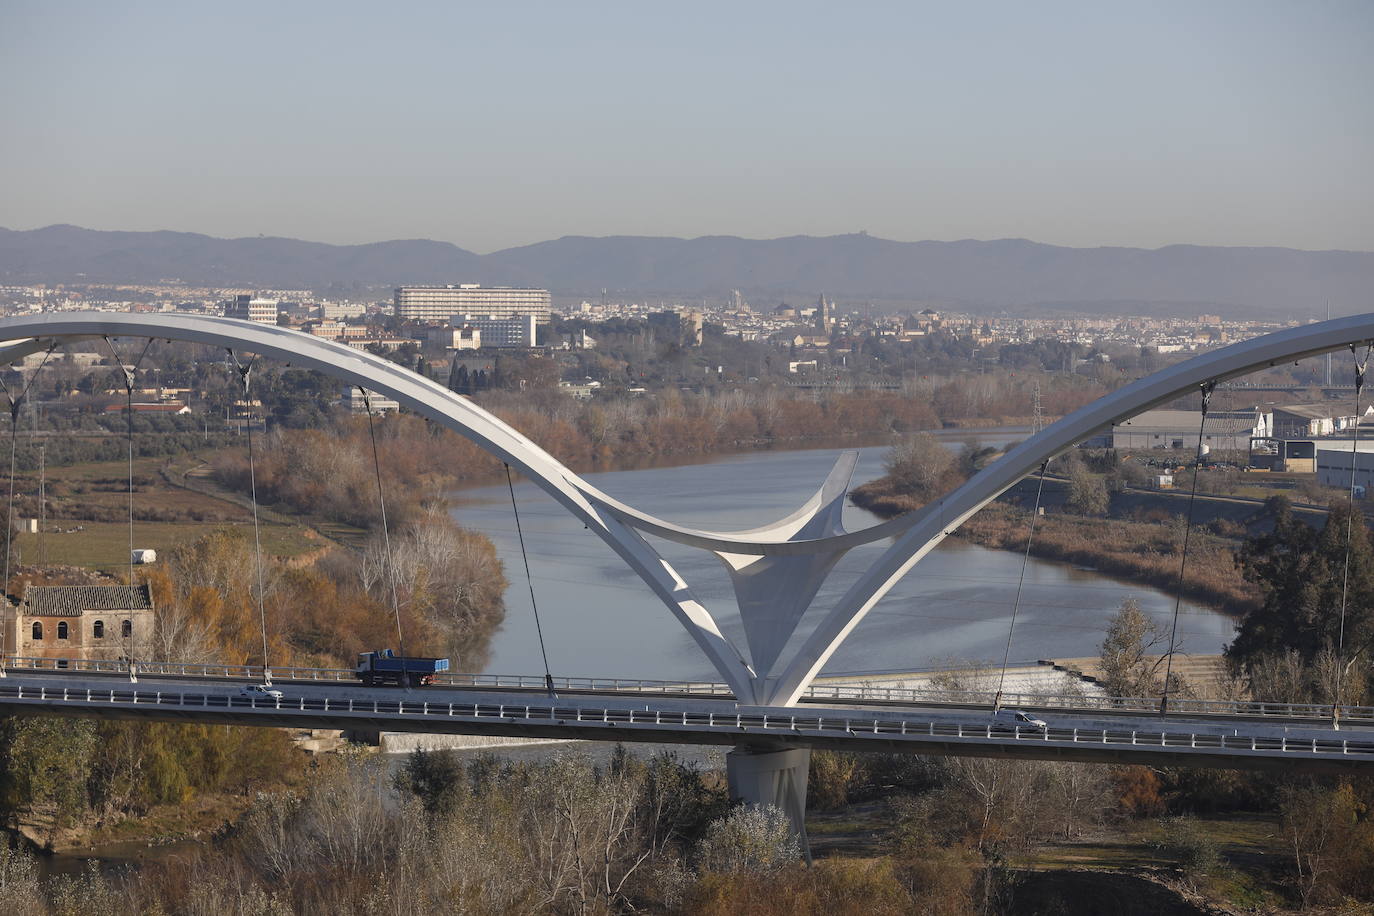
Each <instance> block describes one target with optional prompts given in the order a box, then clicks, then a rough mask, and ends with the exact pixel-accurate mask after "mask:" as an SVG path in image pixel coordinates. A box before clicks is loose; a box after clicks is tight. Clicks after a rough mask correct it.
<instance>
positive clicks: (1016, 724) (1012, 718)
mask: <svg viewBox="0 0 1374 916" xmlns="http://www.w3.org/2000/svg"><path fill="white" fill-rule="evenodd" d="M992 724H993V727H994V728H1035V729H1039V730H1040V731H1045V730H1046V729H1048V728H1049V727H1050V726H1049V723H1048V722H1046V721H1045V720H1044V719H1037V718H1036V717H1035V716H1033V715H1031V714H1030V713H1027V712H1022V711H1021V710H1019V709H999V710H997V711H996V712H995V713H993V714H992Z"/></svg>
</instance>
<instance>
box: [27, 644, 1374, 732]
mask: <svg viewBox="0 0 1374 916" xmlns="http://www.w3.org/2000/svg"><path fill="white" fill-rule="evenodd" d="M5 666H6V667H7V668H11V669H15V670H33V671H73V672H81V671H90V672H97V673H107V674H127V673H128V671H129V663H128V662H127V661H123V660H119V661H115V660H98V659H56V658H38V657H31V656H11V657H8V658H6V659H5ZM135 672H136V673H137V674H146V675H172V676H183V677H207V678H209V677H223V678H239V679H248V680H253V679H258V680H260V679H262V678H263V676H264V672H263V668H262V666H261V665H211V664H191V663H183V662H142V661H140V662H135ZM270 672H271V676H272V677H273V678H274V679H277V680H295V681H328V682H341V683H356V678H355V677H354V673H353V669H352V668H305V667H294V666H277V665H273V666H271V668H270ZM434 683H435V684H436V685H440V686H449V687H477V688H480V687H488V688H495V689H502V688H506V689H512V688H513V689H520V690H544V689H545V687H546V684H545V680H544V676H543V675H532V674H461V673H457V674H442V675H437V676H435V678H434ZM553 684H554V689H555V690H564V691H569V692H573V691H576V692H587V693H595V692H598V691H601V692H622V693H623V692H630V691H633V692H636V693H647V694H688V695H694V696H713V697H732V696H733V693H731V691H730V688H729V687H728V686H726V685H725V684H721V683H713V682H709V681H683V680H677V681H668V680H640V679H628V678H624V679H622V678H580V677H555V678H554V679H553ZM802 696H803V697H804V698H806V699H811V700H835V701H841V702H844V701H849V702H863V701H866V700H869V701H881V702H886V703H912V704H925V703H940V704H945V705H949V704H968V705H970V706H986V707H991V706H992V705H993V703H994V702H995V701H996V699H997V696H996V694H995V693H992V692H982V691H964V690H955V691H950V690H931V689H925V688H919V687H874V686H869V685H865V684H819V685H812V686H811V687H808V688H807V690H806V692H805V693H804V694H802ZM1002 705H1003V706H1006V707H1015V708H1021V709H1043V710H1064V711H1075V712H1084V711H1093V710H1101V711H1103V712H1116V713H1122V712H1158V711H1159V708H1160V700H1159V698H1158V697H1112V696H1104V695H1093V694H1050V695H1045V694H1033V693H1003V694H1002ZM1169 709H1170V710H1171V711H1172V712H1174V713H1176V714H1180V715H1186V714H1188V713H1194V714H1204V715H1232V716H1256V717H1284V718H1292V719H1330V718H1331V715H1332V712H1333V710H1332V707H1331V706H1330V705H1329V704H1328V705H1321V704H1315V703H1267V702H1261V701H1257V700H1203V699H1193V698H1187V697H1174V698H1171V699H1170V700H1169ZM1339 713H1340V715H1339V718H1340V719H1341V720H1342V721H1361V720H1368V721H1374V706H1347V705H1342V706H1340V707H1339Z"/></svg>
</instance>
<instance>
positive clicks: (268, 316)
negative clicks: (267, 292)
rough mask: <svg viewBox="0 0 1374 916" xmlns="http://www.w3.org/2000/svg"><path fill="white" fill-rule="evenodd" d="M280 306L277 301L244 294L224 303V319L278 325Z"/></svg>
mask: <svg viewBox="0 0 1374 916" xmlns="http://www.w3.org/2000/svg"><path fill="white" fill-rule="evenodd" d="M279 304H280V303H279V302H278V300H276V299H260V298H258V297H257V296H252V295H248V294H247V293H243V294H240V295H237V296H235V297H234V298H232V299H230V300H229V301H227V302H225V303H224V317H225V318H238V319H241V320H243V321H256V322H257V323H258V324H276V323H277V311H278V307H279Z"/></svg>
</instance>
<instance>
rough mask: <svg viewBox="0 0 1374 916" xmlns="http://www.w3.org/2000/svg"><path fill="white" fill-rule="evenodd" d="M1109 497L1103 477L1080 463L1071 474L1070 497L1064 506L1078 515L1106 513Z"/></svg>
mask: <svg viewBox="0 0 1374 916" xmlns="http://www.w3.org/2000/svg"><path fill="white" fill-rule="evenodd" d="M1108 501H1109V498H1108V496H1107V485H1106V484H1105V483H1103V481H1102V478H1101V477H1099V476H1098V475H1097V474H1094V473H1092V472H1091V471H1089V470H1088V469H1087V468H1085V467H1083V466H1081V465H1079V466H1077V467H1075V468H1074V469H1073V471H1072V472H1071V473H1070V474H1069V498H1068V499H1067V500H1066V501H1065V503H1064V506H1065V508H1067V509H1068V510H1069V511H1070V512H1073V513H1075V514H1077V515H1106V514H1107V505H1108Z"/></svg>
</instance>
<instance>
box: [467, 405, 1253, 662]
mask: <svg viewBox="0 0 1374 916" xmlns="http://www.w3.org/2000/svg"><path fill="white" fill-rule="evenodd" d="M1013 432H1015V433H1018V435H1012V433H1013ZM1022 435H1024V433H1023V432H1021V431H1010V430H1007V431H986V432H982V433H980V434H979V438H981V439H982V440H983V441H985V442H987V443H989V444H998V442H999V441H1002V442H1005V441H1007V440H1008V439H1012V438H1021V436H1022ZM967 437H968V436H967V434H966V433H961V434H959V436H958V437H957V438H951V440H950V441H951V445H952V446H953V447H957V446H958V444H959V443H960V442H962V441H963V440H964V439H966V438H967ZM885 451H886V450H885V449H884V448H867V449H863V450H862V451H861V453H860V459H859V465H858V468H857V469H856V471H855V474H854V484H855V485H857V484H860V483H863V482H865V481H868V480H871V479H873V478H875V477H879V476H881V475H882V461H883V456H884V453H885ZM838 454H839V450H837V449H817V450H809V451H777V452H753V453H749V454H744V455H732V456H729V457H724V458H720V459H717V460H714V461H711V462H708V463H704V464H693V465H682V466H677V467H665V468H653V469H648V470H635V471H609V472H606V473H600V474H589V475H587V479H588V480H590V481H591V482H592V483H593V484H594V485H595V486H597V487H599V488H600V489H601V490H603V491H604V492H606V493H608V494H610V495H612V496H614V497H616V498H618V499H621V500H623V501H625V502H627V503H629V504H631V505H634V506H636V507H638V508H640V509H644V510H646V511H648V512H652V513H654V514H655V515H658V516H660V517H662V518H666V519H669V520H671V521H675V522H679V523H682V524H686V525H691V526H694V527H700V528H709V529H715V530H731V529H743V528H751V527H756V526H758V525H761V524H764V523H766V522H769V521H773V520H774V519H776V518H779V517H781V516H783V515H785V514H787V513H789V512H791V511H792V510H793V509H795V508H796V507H797V505H799V504H800V503H801V502H802V501H803V500H805V499H806V498H807V497H808V496H810V495H811V494H812V493H813V492H814V491H815V490H816V489H817V488H818V487H819V486H820V484H821V481H822V480H823V479H824V477H825V475H826V473H827V472H828V471H829V469H830V467H831V465H832V464H833V463H834V461H835V458H836V457H837V455H838ZM515 496H516V501H517V502H518V504H519V506H520V520H521V523H522V525H523V526H524V532H525V542H526V546H527V547H528V550H529V556H530V565H531V569H532V571H533V574H534V592H535V599H536V600H537V601H538V603H539V611H540V617H541V621H542V623H543V628H544V637H545V641H546V644H547V646H548V654H549V665H550V667H551V669H552V671H553V673H554V675H556V676H563V675H566V676H574V677H589V676H597V677H622V678H663V679H676V678H692V679H703V680H719V677H718V676H717V675H716V674H715V673H714V672H713V670H712V668H711V666H710V664H709V662H707V661H706V659H705V658H704V657H703V656H702V655H701V653H700V652H699V651H698V649H697V648H696V645H695V644H694V643H693V642H692V640H691V638H690V637H689V636H688V635H687V634H686V632H685V631H684V630H683V629H682V627H681V626H680V625H679V624H678V622H677V620H676V618H674V617H673V616H672V615H671V614H670V613H669V611H668V610H667V608H665V607H664V606H663V605H662V603H661V602H660V601H659V600H658V599H657V598H656V597H655V596H654V595H653V593H652V592H650V591H649V589H648V587H647V586H645V585H644V584H643V583H642V582H641V581H640V580H639V578H638V577H637V576H635V574H634V573H632V572H631V571H630V570H629V568H628V567H626V566H625V565H624V563H623V562H622V561H621V560H620V559H619V557H617V556H616V555H615V554H614V553H612V552H611V550H610V548H609V547H607V546H606V545H605V544H604V543H603V542H602V541H601V540H600V539H599V538H597V537H596V536H595V535H593V534H592V533H591V532H589V531H587V530H585V529H584V528H583V526H582V523H581V522H579V521H577V520H576V519H574V518H573V517H572V516H571V515H569V514H568V513H567V512H566V511H565V510H564V509H563V508H562V507H560V506H559V505H558V504H557V503H555V502H554V501H553V500H552V499H550V498H549V497H548V496H546V495H545V494H544V492H543V491H542V490H540V489H538V488H537V487H535V486H534V485H533V484H530V483H527V482H526V483H517V484H516V487H515ZM456 497H457V499H456V502H455V509H454V517H455V518H456V519H457V520H458V521H459V522H460V523H461V524H463V525H466V526H468V527H470V528H475V529H477V530H479V531H482V532H485V533H486V534H487V535H488V536H490V537H491V538H492V539H493V540H494V541H495V543H496V546H497V549H498V551H499V552H500V554H501V557H502V559H503V560H504V561H505V563H506V575H507V577H508V578H509V579H510V587H509V589H508V590H507V592H506V620H505V623H504V625H503V627H502V629H501V630H500V631H499V632H498V633H497V634H496V636H495V638H494V639H493V642H492V651H491V658H490V661H489V663H488V664H487V666H486V670H487V671H490V672H496V673H502V674H538V673H541V672H542V671H543V663H542V661H541V659H540V655H539V643H538V640H537V638H536V636H535V628H534V618H533V615H532V613H531V608H530V596H529V590H528V588H527V587H526V583H525V572H524V566H523V565H522V563H521V559H520V548H519V543H518V541H517V539H516V531H515V523H514V519H513V515H512V512H511V505H510V495H509V493H508V491H507V490H506V488H505V487H504V486H500V487H483V488H475V489H468V490H463V491H461V492H460V493H458V494H456ZM875 521H876V519H875V518H874V517H873V516H872V515H870V514H869V513H868V512H865V511H864V510H861V509H856V508H854V507H853V506H849V507H847V508H846V510H845V525H846V527H847V528H849V530H851V531H852V530H856V529H858V528H862V527H865V526H867V525H871V524H873V523H874V522H875ZM886 543H887V542H883V543H879V544H870V545H866V546H865V547H861V548H858V549H855V550H852V551H850V553H849V554H848V555H847V556H846V557H845V558H844V559H843V560H841V562H840V564H839V565H838V566H837V567H836V569H835V571H834V572H833V573H831V575H830V578H829V580H828V581H827V583H826V586H825V588H824V589H822V591H821V593H820V595H819V596H818V597H817V599H816V601H815V602H814V604H813V605H812V609H811V611H810V613H809V614H808V619H807V620H804V621H803V622H802V626H801V627H800V628H799V630H800V635H804V634H805V633H807V632H809V631H810V629H811V628H812V627H814V625H815V620H814V618H815V617H817V616H818V612H823V610H824V609H825V608H828V607H829V606H830V604H831V603H833V601H834V600H836V599H837V598H838V597H839V595H840V594H842V593H843V591H844V589H845V588H846V587H847V586H848V585H849V584H850V583H852V582H853V581H854V579H855V578H857V576H858V575H860V574H861V573H862V571H863V570H864V569H865V568H866V567H867V566H868V564H869V563H871V562H872V561H873V559H874V558H875V557H876V556H877V555H878V553H879V552H881V550H882V549H884V547H885V546H886ZM654 544H655V546H656V547H658V548H659V549H660V550H661V551H662V552H663V553H664V555H665V556H666V557H667V558H668V559H669V561H670V562H672V563H673V564H674V566H675V567H676V569H677V570H678V572H679V574H680V575H682V576H683V578H684V579H686V581H687V582H688V584H689V585H691V586H692V588H693V590H694V591H695V593H696V595H697V597H698V599H699V600H701V601H702V602H703V603H704V604H705V605H706V606H707V607H708V608H710V609H711V611H712V613H713V614H714V615H715V616H716V619H717V620H719V621H720V622H721V627H722V629H723V630H724V631H725V632H726V633H727V634H728V635H729V636H730V637H731V638H732V639H735V640H737V642H739V643H740V644H742V638H741V628H740V626H739V623H738V615H737V612H736V611H735V605H734V599H733V596H732V592H731V589H730V583H729V579H728V577H727V576H726V574H725V572H724V569H723V567H722V566H721V564H720V563H719V561H717V560H716V559H715V558H714V557H713V556H711V555H709V554H706V553H704V552H702V551H697V550H693V549H691V548H682V547H679V546H677V545H673V544H666V543H664V542H662V541H655V542H654ZM1020 569H1021V557H1020V555H1019V554H1017V553H1014V552H1009V551H1000V550H988V549H985V548H981V547H975V546H972V545H970V544H967V543H964V542H962V541H959V540H956V539H949V540H946V541H945V542H944V543H943V544H942V545H941V546H940V547H939V548H938V549H937V550H935V551H932V553H931V554H930V555H929V556H928V557H926V558H925V559H924V560H922V561H921V562H920V563H919V564H917V565H916V567H915V568H914V569H912V571H911V572H909V573H908V574H907V575H906V577H905V578H904V579H903V580H902V581H901V582H899V583H898V584H897V585H896V586H895V587H894V588H893V589H892V591H891V592H889V593H888V595H887V597H885V598H884V599H883V600H882V601H881V602H880V603H879V604H878V605H877V606H876V607H875V608H874V609H873V610H872V611H870V612H869V614H868V616H867V617H865V618H864V620H863V621H861V622H860V623H859V625H858V627H857V628H856V629H855V630H854V632H853V634H852V635H851V636H850V637H849V639H848V640H847V641H846V642H845V643H844V645H843V646H841V648H840V649H839V651H838V652H836V654H835V655H834V657H833V658H832V659H831V661H830V664H829V666H828V667H827V668H826V672H825V673H827V674H839V673H852V672H865V671H870V672H871V671H885V670H915V669H920V668H923V667H927V666H938V665H942V664H949V663H954V662H965V661H987V660H993V659H995V660H997V661H998V662H999V663H1000V661H1001V657H1002V651H1003V647H1004V645H1005V641H1006V638H1007V624H1008V621H1009V620H1010V615H1011V607H1012V602H1013V600H1014V597H1015V590H1016V580H1017V576H1018V574H1019V573H1020ZM1126 597H1132V598H1135V599H1136V600H1137V601H1139V602H1140V605H1141V607H1142V608H1144V609H1145V610H1146V611H1147V612H1148V613H1150V614H1151V615H1153V616H1154V617H1155V618H1156V619H1158V620H1160V621H1162V622H1164V623H1166V624H1167V622H1168V619H1169V618H1170V616H1171V615H1172V613H1173V605H1174V602H1173V598H1171V597H1170V596H1168V595H1167V594H1165V593H1164V592H1161V591H1159V590H1158V589H1153V588H1149V587H1146V586H1140V585H1131V584H1128V583H1124V582H1120V581H1117V580H1114V579H1111V578H1108V577H1106V576H1102V575H1099V574H1098V573H1096V572H1093V571H1090V570H1081V569H1075V568H1073V567H1070V566H1067V565H1064V564H1059V563H1052V562H1047V561H1039V560H1035V559H1034V558H1032V559H1031V561H1030V565H1029V567H1028V568H1027V571H1026V584H1025V590H1024V592H1023V595H1022V599H1021V609H1020V611H1019V613H1018V615H1017V624H1016V634H1015V640H1014V642H1013V644H1012V652H1011V657H1012V660H1013V661H1022V662H1033V661H1034V660H1036V659H1040V658H1056V657H1058V658H1071V657H1077V656H1087V655H1095V654H1097V647H1098V645H1099V644H1100V643H1101V641H1102V635H1103V629H1104V627H1105V625H1106V622H1107V619H1108V618H1109V617H1110V616H1111V614H1112V613H1113V612H1114V611H1115V610H1116V609H1117V607H1119V606H1120V604H1121V601H1122V599H1123V598H1126ZM1232 631H1233V624H1232V622H1231V621H1230V620H1229V619H1227V618H1226V617H1224V616H1222V615H1220V614H1217V613H1216V612H1214V611H1212V610H1209V609H1207V608H1204V607H1199V606H1196V605H1191V604H1188V603H1186V602H1185V603H1184V606H1183V615H1182V617H1181V619H1180V623H1179V634H1180V640H1179V643H1180V649H1181V651H1184V652H1188V653H1194V654H1205V653H1215V652H1219V651H1220V650H1221V648H1222V646H1223V645H1224V644H1225V643H1226V642H1228V641H1229V640H1230V638H1231V635H1232ZM455 663H456V664H461V660H457V659H455Z"/></svg>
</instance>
